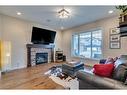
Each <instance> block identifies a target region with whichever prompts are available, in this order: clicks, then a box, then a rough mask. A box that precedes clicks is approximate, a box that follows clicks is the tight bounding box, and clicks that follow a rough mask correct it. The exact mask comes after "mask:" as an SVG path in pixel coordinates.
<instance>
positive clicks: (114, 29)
mask: <svg viewBox="0 0 127 95" xmlns="http://www.w3.org/2000/svg"><path fill="white" fill-rule="evenodd" d="M119 33H120V29H119V28H117V27H115V28H111V30H110V35H114V34H119Z"/></svg>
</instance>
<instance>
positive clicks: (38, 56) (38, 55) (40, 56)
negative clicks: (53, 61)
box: [36, 53, 48, 65]
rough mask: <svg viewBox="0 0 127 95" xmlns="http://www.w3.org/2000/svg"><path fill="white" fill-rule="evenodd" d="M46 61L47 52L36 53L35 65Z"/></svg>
mask: <svg viewBox="0 0 127 95" xmlns="http://www.w3.org/2000/svg"><path fill="white" fill-rule="evenodd" d="M43 63H48V53H36V65H38V64H43Z"/></svg>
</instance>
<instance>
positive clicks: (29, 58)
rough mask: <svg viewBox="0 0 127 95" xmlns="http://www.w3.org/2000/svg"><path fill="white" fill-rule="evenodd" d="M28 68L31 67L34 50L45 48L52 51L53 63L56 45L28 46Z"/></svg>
mask: <svg viewBox="0 0 127 95" xmlns="http://www.w3.org/2000/svg"><path fill="white" fill-rule="evenodd" d="M26 47H27V67H31V66H32V65H31V49H32V48H43V49H50V50H51V62H54V47H55V46H54V45H44V44H27V45H26Z"/></svg>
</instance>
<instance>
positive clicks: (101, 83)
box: [77, 70, 127, 89]
mask: <svg viewBox="0 0 127 95" xmlns="http://www.w3.org/2000/svg"><path fill="white" fill-rule="evenodd" d="M77 78H78V79H79V80H81V81H82V82H84V83H88V84H90V85H92V86H94V87H97V88H100V89H127V86H125V85H124V84H123V83H122V82H120V81H117V80H114V79H110V78H105V77H100V76H97V75H94V74H91V73H88V72H85V71H83V70H82V71H81V70H80V71H78V72H77Z"/></svg>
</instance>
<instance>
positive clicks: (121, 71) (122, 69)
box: [113, 64, 127, 82]
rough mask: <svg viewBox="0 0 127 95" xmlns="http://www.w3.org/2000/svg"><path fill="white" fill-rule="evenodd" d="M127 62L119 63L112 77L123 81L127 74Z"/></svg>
mask: <svg viewBox="0 0 127 95" xmlns="http://www.w3.org/2000/svg"><path fill="white" fill-rule="evenodd" d="M126 65H127V64H120V65H119V66H118V67H117V68H116V69H114V71H113V78H114V79H116V80H119V81H122V82H124V81H125V80H126V76H127V66H126Z"/></svg>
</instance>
